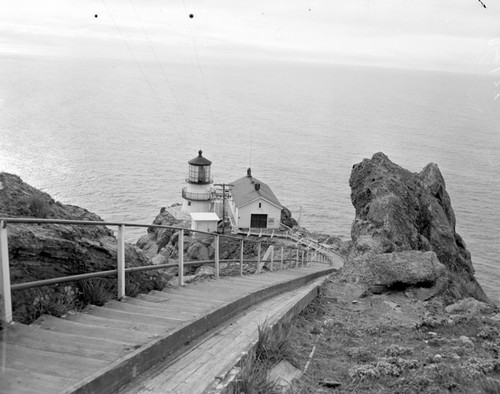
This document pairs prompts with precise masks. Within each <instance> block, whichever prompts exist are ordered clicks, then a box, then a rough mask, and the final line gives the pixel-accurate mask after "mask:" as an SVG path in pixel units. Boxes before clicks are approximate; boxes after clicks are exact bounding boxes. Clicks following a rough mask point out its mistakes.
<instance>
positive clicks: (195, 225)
mask: <svg viewBox="0 0 500 394" xmlns="http://www.w3.org/2000/svg"><path fill="white" fill-rule="evenodd" d="M191 229H193V230H198V231H206V232H207V233H214V232H216V231H217V221H216V220H210V221H195V220H192V221H191Z"/></svg>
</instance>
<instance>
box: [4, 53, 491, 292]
mask: <svg viewBox="0 0 500 394" xmlns="http://www.w3.org/2000/svg"><path fill="white" fill-rule="evenodd" d="M0 69H1V72H0V171H7V172H12V173H15V174H18V175H20V176H21V177H22V178H23V180H24V181H26V182H28V183H30V184H32V185H34V186H35V187H38V188H40V189H42V190H44V191H47V192H48V193H50V194H51V195H52V196H53V197H54V198H55V199H56V200H59V201H61V202H64V203H70V204H75V205H79V206H82V207H85V208H87V209H89V210H90V211H93V212H95V213H97V214H99V215H100V216H101V217H103V218H104V219H105V220H113V221H127V222H145V223H149V222H151V221H152V220H153V218H154V217H155V216H156V214H157V213H158V211H159V209H160V208H161V207H162V206H167V205H169V204H172V203H174V202H180V201H181V189H182V187H183V185H184V178H185V176H186V175H187V161H188V160H190V159H191V158H193V157H195V156H196V155H197V151H198V149H203V152H204V156H205V157H207V158H208V159H210V160H211V161H212V162H213V164H212V174H213V176H214V179H215V181H216V182H217V183H222V182H226V183H227V182H231V181H232V180H235V179H237V178H239V177H241V176H244V175H245V173H246V169H247V168H248V167H249V166H251V168H252V173H253V175H254V176H255V177H257V178H258V179H260V180H261V181H263V182H265V183H267V184H269V185H270V186H271V188H272V189H273V191H274V192H275V194H276V195H277V197H278V198H279V199H280V201H281V202H282V204H283V205H285V206H287V207H288V208H289V209H291V211H292V212H293V214H294V217H295V218H297V219H298V218H299V216H300V222H301V225H303V226H305V227H307V228H309V229H312V230H318V231H321V232H325V233H330V234H333V235H338V236H341V237H343V238H345V239H347V238H349V236H350V226H351V222H352V220H353V218H354V209H353V207H352V205H351V202H350V188H349V184H348V181H349V175H350V171H351V167H352V165H353V164H355V163H358V162H360V161H361V160H362V159H363V158H366V157H371V156H372V155H373V153H375V152H378V151H383V152H384V153H385V154H387V155H388V156H389V158H390V159H391V160H392V161H394V162H395V163H397V164H399V165H401V166H403V167H405V168H407V169H409V170H411V171H414V172H418V171H420V170H421V169H422V168H423V167H424V166H425V165H426V164H427V163H429V162H436V163H437V164H438V165H439V167H440V169H441V171H442V173H443V175H444V178H445V180H446V183H447V190H448V192H449V194H450V196H451V200H452V204H453V208H454V210H455V214H456V217H457V231H458V232H459V233H460V234H461V235H462V237H463V238H464V240H465V242H466V244H467V247H468V249H469V250H470V251H471V253H472V260H473V264H474V267H475V268H476V273H477V277H478V279H479V281H480V283H481V284H482V285H483V287H484V289H485V290H486V292H487V293H488V294H489V295H490V296H492V298H493V299H495V300H498V298H499V296H500V286H499V283H500V262H499V257H498V256H499V254H500V246H499V245H500V243H499V242H498V234H499V230H500V228H499V227H500V226H499V221H500V208H499V201H500V181H499V178H498V175H499V172H500V154H499V152H500V133H499V126H500V99H499V100H495V95H496V93H497V91H496V85H495V83H496V82H498V81H497V80H496V79H498V76H497V77H496V79H495V77H494V76H491V75H490V76H488V75H483V74H480V73H477V74H467V75H466V74H453V73H440V72H423V71H403V70H394V69H377V68H366V67H354V66H336V65H327V64H311V63H287V62H282V63H280V62H273V63H271V62H264V61H262V62H258V61H247V62H245V63H243V62H241V63H234V64H217V63H216V62H208V61H207V62H203V63H200V64H195V65H185V64H179V63H166V64H164V65H163V69H161V68H160V67H159V66H158V64H156V63H143V64H141V65H140V66H138V65H137V64H136V63H134V62H127V61H117V60H109V59H108V60H96V59H87V60H83V59H78V60H75V59H73V60H71V59H64V58H50V57H38V58H34V57H10V58H9V57H3V58H2V59H1V62H0ZM142 232H143V230H140V229H138V230H136V231H134V230H130V231H129V232H128V233H127V237H128V239H129V240H131V241H133V240H135V239H137V238H138V237H139V236H140V235H141V234H142Z"/></svg>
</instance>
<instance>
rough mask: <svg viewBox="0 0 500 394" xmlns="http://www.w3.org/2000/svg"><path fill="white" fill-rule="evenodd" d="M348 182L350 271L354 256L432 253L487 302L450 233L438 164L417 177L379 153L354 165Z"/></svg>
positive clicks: (450, 221)
mask: <svg viewBox="0 0 500 394" xmlns="http://www.w3.org/2000/svg"><path fill="white" fill-rule="evenodd" d="M349 184H350V186H351V200H352V204H353V206H354V208H355V210H356V217H355V220H354V222H353V225H352V229H351V237H352V241H353V247H352V249H351V251H350V256H349V257H350V258H349V260H348V262H347V266H348V267H349V269H350V270H351V271H352V270H353V269H354V268H353V267H350V266H351V265H353V264H355V263H356V258H358V257H359V256H361V255H365V254H368V256H370V255H387V254H391V253H398V252H405V251H420V252H427V251H432V252H434V253H435V254H436V256H437V258H438V259H439V262H440V263H441V264H443V265H444V266H445V267H446V269H447V272H449V273H450V274H451V275H455V277H458V278H461V280H463V281H464V283H465V282H468V283H469V284H471V285H473V287H474V288H475V289H476V290H475V291H477V294H476V296H478V297H480V298H483V299H485V298H486V296H485V295H484V292H483V291H482V289H481V288H480V286H479V285H478V284H477V282H476V280H475V278H474V268H473V267H472V262H471V255H470V253H469V251H468V250H467V249H466V246H465V243H464V241H463V240H462V238H461V237H460V235H459V234H457V233H456V231H455V223H456V221H455V214H454V212H453V208H452V206H451V201H450V196H449V195H448V193H447V191H446V185H445V181H444V178H443V176H442V174H441V172H440V171H439V168H438V166H437V164H435V163H430V164H428V165H427V166H426V167H425V168H424V169H423V170H422V171H421V172H420V173H418V174H416V173H412V172H410V171H408V170H406V169H404V168H402V167H400V166H398V165H397V164H394V163H393V162H391V161H390V160H389V158H388V157H387V156H386V155H384V154H383V153H380V152H379V153H376V154H374V155H373V157H372V158H371V159H364V160H363V161H362V162H361V163H358V164H355V165H354V166H353V168H352V172H351V177H350V180H349ZM385 259H386V260H387V261H392V260H393V259H392V258H390V257H389V256H387V257H385ZM364 260H366V258H364ZM354 270H355V269H354ZM352 272H354V271H352Z"/></svg>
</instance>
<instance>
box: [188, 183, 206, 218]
mask: <svg viewBox="0 0 500 394" xmlns="http://www.w3.org/2000/svg"><path fill="white" fill-rule="evenodd" d="M186 186H187V189H186V191H187V192H188V193H208V192H209V191H210V189H211V185H196V184H193V183H187V184H186ZM189 202H191V205H189ZM211 208H212V202H211V201H210V200H208V201H189V200H186V199H183V202H182V208H181V212H182V213H184V214H186V215H189V213H190V212H210V211H211Z"/></svg>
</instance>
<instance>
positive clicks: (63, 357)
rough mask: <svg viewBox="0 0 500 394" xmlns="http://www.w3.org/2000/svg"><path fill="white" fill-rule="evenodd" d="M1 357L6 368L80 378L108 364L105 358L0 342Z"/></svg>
mask: <svg viewBox="0 0 500 394" xmlns="http://www.w3.org/2000/svg"><path fill="white" fill-rule="evenodd" d="M0 350H1V352H2V358H3V359H4V360H5V361H4V364H5V365H6V366H7V368H11V369H17V370H19V371H30V372H35V373H39V374H44V375H51V376H59V377H63V378H81V377H84V376H86V375H87V374H88V373H89V371H97V370H99V368H101V367H104V366H105V365H106V364H108V361H106V360H99V359H95V358H88V357H82V356H76V355H74V354H72V355H68V354H65V353H58V352H48V351H45V350H36V349H30V348H27V347H24V346H21V345H14V344H11V343H5V342H2V343H1V349H0Z"/></svg>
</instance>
